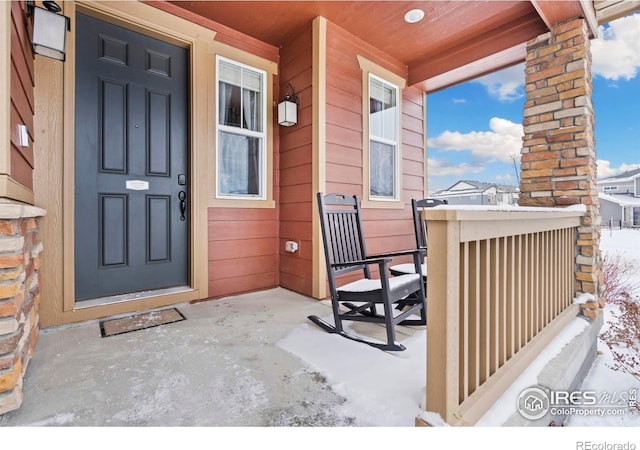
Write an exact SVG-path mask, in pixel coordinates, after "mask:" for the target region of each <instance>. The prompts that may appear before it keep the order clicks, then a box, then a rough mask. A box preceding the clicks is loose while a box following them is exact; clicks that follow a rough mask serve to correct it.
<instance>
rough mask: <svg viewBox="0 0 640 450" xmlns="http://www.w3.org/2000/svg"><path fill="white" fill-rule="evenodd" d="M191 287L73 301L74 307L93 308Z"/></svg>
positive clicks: (180, 291) (186, 289)
mask: <svg viewBox="0 0 640 450" xmlns="http://www.w3.org/2000/svg"><path fill="white" fill-rule="evenodd" d="M192 290H193V289H192V288H191V287H190V286H174V287H170V288H164V289H152V290H148V291H139V292H131V293H129V294H118V295H110V296H107V297H97V298H91V299H88V300H79V301H76V303H75V309H85V308H93V307H95V306H104V305H113V304H115V303H123V302H131V301H136V300H144V299H147V298H150V297H159V296H162V295H171V294H179V293H182V292H189V291H192Z"/></svg>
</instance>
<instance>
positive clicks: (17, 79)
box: [9, 1, 35, 189]
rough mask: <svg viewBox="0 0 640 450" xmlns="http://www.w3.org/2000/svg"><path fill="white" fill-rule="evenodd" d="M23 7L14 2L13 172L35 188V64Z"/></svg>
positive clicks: (12, 63)
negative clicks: (23, 141)
mask: <svg viewBox="0 0 640 450" xmlns="http://www.w3.org/2000/svg"><path fill="white" fill-rule="evenodd" d="M23 8H24V2H18V1H16V2H12V3H11V75H10V81H9V82H10V89H11V92H10V97H11V107H10V113H9V114H10V129H11V136H10V143H11V144H10V145H11V150H10V161H11V163H10V164H11V167H10V171H11V173H10V175H11V177H12V178H13V179H14V180H15V181H17V182H18V183H20V184H22V185H23V186H25V187H26V188H28V189H33V166H34V159H33V140H34V138H35V136H34V124H33V113H34V94H33V86H34V69H33V67H34V66H33V53H32V52H31V44H30V41H29V33H28V30H27V19H26V16H25V14H24V10H23ZM20 125H25V126H26V127H27V132H28V135H29V145H28V146H27V147H22V146H21V145H20V142H19V126H20Z"/></svg>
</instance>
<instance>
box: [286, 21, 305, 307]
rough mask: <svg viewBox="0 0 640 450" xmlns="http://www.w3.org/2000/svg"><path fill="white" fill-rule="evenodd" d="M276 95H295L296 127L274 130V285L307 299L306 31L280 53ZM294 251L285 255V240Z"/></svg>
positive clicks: (290, 41)
mask: <svg viewBox="0 0 640 450" xmlns="http://www.w3.org/2000/svg"><path fill="white" fill-rule="evenodd" d="M280 54H281V61H283V64H282V66H281V70H280V89H281V94H282V95H284V92H285V91H286V90H287V89H288V84H289V83H291V84H292V85H293V87H294V88H295V90H296V94H298V97H299V100H300V104H299V107H298V123H297V125H295V126H293V127H288V128H286V127H279V132H280V149H279V155H280V191H279V206H280V208H279V213H280V216H279V219H280V222H279V237H280V239H279V242H278V248H279V267H278V270H279V274H278V276H279V281H280V286H282V287H284V288H287V289H290V290H292V291H295V292H299V293H301V294H304V295H311V289H312V273H311V261H312V258H313V255H312V251H311V248H312V247H311V235H312V231H311V230H312V226H311V220H312V211H311V210H312V200H313V193H312V192H311V190H312V178H313V167H312V164H313V160H312V156H313V126H312V125H313V104H312V102H313V86H312V83H313V64H312V54H313V38H312V29H311V26H309V28H307V29H306V30H304V31H302V32H301V33H300V34H299V35H298V36H295V37H294V38H292V39H290V40H289V42H288V43H287V45H285V46H284V47H283V48H282V49H281V52H280ZM282 95H281V96H282ZM288 240H291V241H295V242H297V243H298V245H299V249H298V251H297V252H295V253H287V252H285V250H284V248H285V244H286V241H288Z"/></svg>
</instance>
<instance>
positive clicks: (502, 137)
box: [427, 117, 523, 163]
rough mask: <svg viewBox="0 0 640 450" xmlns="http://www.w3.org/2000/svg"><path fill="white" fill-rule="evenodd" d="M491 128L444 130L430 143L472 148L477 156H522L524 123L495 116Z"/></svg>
mask: <svg viewBox="0 0 640 450" xmlns="http://www.w3.org/2000/svg"><path fill="white" fill-rule="evenodd" d="M489 128H490V130H491V131H471V132H469V133H460V132H459V131H449V130H447V131H444V132H443V133H442V134H440V136H436V137H434V138H430V139H428V141H427V145H428V146H429V147H431V148H438V149H442V150H445V151H465V150H468V151H470V152H471V154H472V155H473V157H474V158H476V159H478V160H484V161H495V160H497V161H502V162H507V163H513V159H512V155H516V156H517V157H518V158H519V155H520V150H521V148H522V136H523V130H522V125H521V124H518V123H513V122H511V121H510V120H507V119H501V118H499V117H492V118H491V120H490V121H489Z"/></svg>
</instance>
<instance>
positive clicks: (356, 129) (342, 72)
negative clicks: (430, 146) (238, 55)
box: [326, 23, 425, 253]
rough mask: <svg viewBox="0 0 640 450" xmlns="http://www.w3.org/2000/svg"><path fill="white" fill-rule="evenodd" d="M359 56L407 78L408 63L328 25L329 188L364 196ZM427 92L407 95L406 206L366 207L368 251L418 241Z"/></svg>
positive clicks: (404, 97) (407, 92) (405, 92)
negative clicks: (414, 204)
mask: <svg viewBox="0 0 640 450" xmlns="http://www.w3.org/2000/svg"><path fill="white" fill-rule="evenodd" d="M358 55H360V56H363V57H364V58H366V59H368V60H369V61H372V62H374V63H376V64H378V65H380V66H382V67H384V68H385V69H387V70H390V71H392V72H394V73H396V74H398V75H401V76H403V77H406V67H405V66H404V65H403V64H401V63H400V62H398V61H396V60H394V59H393V58H391V57H389V56H388V55H386V54H384V53H383V52H381V51H380V50H378V49H376V48H374V47H372V46H370V45H369V44H367V43H365V42H363V41H361V40H360V39H358V38H356V37H355V36H353V35H351V34H349V33H348V32H346V31H345V30H344V29H342V28H340V27H338V26H337V25H335V24H331V23H329V24H328V26H327V154H326V190H327V192H344V193H347V194H357V195H358V196H359V197H360V198H362V197H363V169H362V167H363V157H364V156H363V153H362V147H363V135H362V133H363V129H362V126H363V123H362V122H363V119H362V113H363V111H362V108H363V101H362V91H363V89H362V83H363V82H362V70H361V69H360V66H359V63H358ZM423 102H424V99H423V95H422V94H421V93H420V91H418V90H417V89H414V88H410V87H407V88H406V89H404V90H403V94H402V111H403V116H402V127H403V129H402V132H401V138H402V156H403V160H402V172H403V173H402V186H401V188H402V194H401V195H402V197H401V198H402V200H403V201H404V204H405V207H404V209H382V208H380V209H377V208H365V209H363V213H362V215H363V222H364V223H363V226H364V234H365V238H366V239H367V242H366V244H367V250H368V251H369V252H370V253H377V252H383V251H390V250H400V249H407V248H412V247H414V246H415V242H414V239H415V238H414V236H413V229H412V225H411V224H412V222H411V207H410V205H411V198H422V197H423V196H424V194H423V192H424V173H425V169H424V165H423V162H422V159H423V157H424V118H423Z"/></svg>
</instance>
